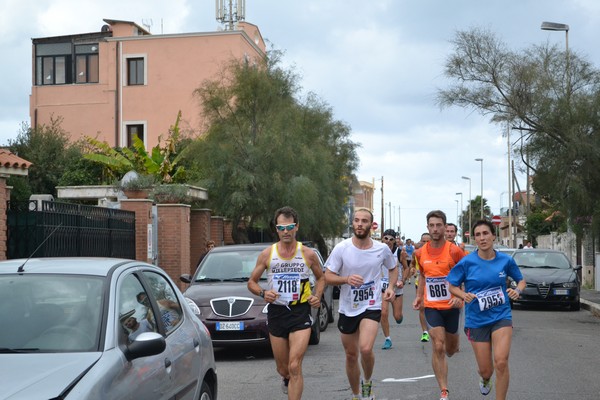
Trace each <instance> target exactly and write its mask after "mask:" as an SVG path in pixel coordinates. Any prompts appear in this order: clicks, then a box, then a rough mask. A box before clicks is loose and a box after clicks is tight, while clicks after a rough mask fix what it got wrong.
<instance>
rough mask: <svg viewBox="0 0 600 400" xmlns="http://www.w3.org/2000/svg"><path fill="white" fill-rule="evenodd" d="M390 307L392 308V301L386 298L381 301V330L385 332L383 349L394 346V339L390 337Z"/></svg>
mask: <svg viewBox="0 0 600 400" xmlns="http://www.w3.org/2000/svg"><path fill="white" fill-rule="evenodd" d="M389 309H390V303H389V302H387V301H385V300H384V301H383V302H382V303H381V322H380V324H381V331H382V332H383V336H384V338H385V341H384V342H383V346H382V347H381V348H382V349H383V350H387V349H391V348H392V340H391V338H390V321H389ZM388 342H389V343H388Z"/></svg>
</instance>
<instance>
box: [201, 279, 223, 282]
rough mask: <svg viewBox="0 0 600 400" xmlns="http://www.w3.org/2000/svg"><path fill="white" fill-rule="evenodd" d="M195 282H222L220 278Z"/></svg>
mask: <svg viewBox="0 0 600 400" xmlns="http://www.w3.org/2000/svg"><path fill="white" fill-rule="evenodd" d="M195 282H221V280H220V279H218V278H200V279H196V280H195Z"/></svg>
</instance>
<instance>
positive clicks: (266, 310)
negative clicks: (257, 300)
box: [262, 303, 269, 314]
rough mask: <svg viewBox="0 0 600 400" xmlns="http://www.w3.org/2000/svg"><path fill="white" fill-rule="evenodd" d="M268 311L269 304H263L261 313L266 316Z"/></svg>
mask: <svg viewBox="0 0 600 400" xmlns="http://www.w3.org/2000/svg"><path fill="white" fill-rule="evenodd" d="M268 311H269V303H267V304H265V306H264V308H263V309H262V313H263V314H266V313H267V312H268Z"/></svg>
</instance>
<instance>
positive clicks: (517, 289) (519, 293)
mask: <svg viewBox="0 0 600 400" xmlns="http://www.w3.org/2000/svg"><path fill="white" fill-rule="evenodd" d="M514 290H515V292H517V294H518V295H519V296H520V295H521V289H519V288H516V289H514Z"/></svg>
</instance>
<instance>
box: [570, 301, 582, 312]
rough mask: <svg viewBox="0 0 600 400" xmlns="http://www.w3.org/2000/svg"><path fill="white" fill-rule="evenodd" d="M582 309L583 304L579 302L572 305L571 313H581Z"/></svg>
mask: <svg viewBox="0 0 600 400" xmlns="http://www.w3.org/2000/svg"><path fill="white" fill-rule="evenodd" d="M580 309H581V303H580V302H579V301H577V302H576V303H573V304H571V311H579V310H580Z"/></svg>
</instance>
